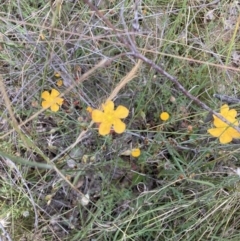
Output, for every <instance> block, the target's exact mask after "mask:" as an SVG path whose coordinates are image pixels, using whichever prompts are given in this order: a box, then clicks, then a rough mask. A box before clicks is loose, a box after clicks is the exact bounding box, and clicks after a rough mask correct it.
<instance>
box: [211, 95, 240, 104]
mask: <svg viewBox="0 0 240 241" xmlns="http://www.w3.org/2000/svg"><path fill="white" fill-rule="evenodd" d="M213 97H215V98H217V99H219V100H221V101H224V102H227V103H228V104H239V103H240V99H238V98H235V97H232V96H228V95H219V94H214V95H213Z"/></svg>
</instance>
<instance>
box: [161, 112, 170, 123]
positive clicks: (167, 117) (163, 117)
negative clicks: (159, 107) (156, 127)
mask: <svg viewBox="0 0 240 241" xmlns="http://www.w3.org/2000/svg"><path fill="white" fill-rule="evenodd" d="M160 119H161V120H163V121H166V120H168V119H169V114H168V113H167V112H162V113H161V114H160Z"/></svg>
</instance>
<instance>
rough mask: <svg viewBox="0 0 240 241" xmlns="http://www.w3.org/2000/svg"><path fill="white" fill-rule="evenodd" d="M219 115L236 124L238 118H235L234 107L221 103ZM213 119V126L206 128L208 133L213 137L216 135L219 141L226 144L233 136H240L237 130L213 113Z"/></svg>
mask: <svg viewBox="0 0 240 241" xmlns="http://www.w3.org/2000/svg"><path fill="white" fill-rule="evenodd" d="M220 115H221V116H223V117H224V118H225V119H226V120H228V121H229V122H231V123H232V124H233V125H234V126H238V120H237V119H236V116H237V111H236V110H235V109H229V107H228V105H223V106H222V107H221V110H220ZM213 119H214V121H213V124H214V126H215V128H211V129H208V133H209V134H211V135H212V136H214V137H218V138H219V140H220V143H222V144H227V143H229V142H231V141H232V139H233V138H240V133H239V132H238V131H237V130H235V129H234V128H232V127H231V126H229V125H228V124H226V123H225V122H223V121H222V120H220V119H219V118H217V117H216V116H214V115H213Z"/></svg>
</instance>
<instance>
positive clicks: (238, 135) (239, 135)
mask: <svg viewBox="0 0 240 241" xmlns="http://www.w3.org/2000/svg"><path fill="white" fill-rule="evenodd" d="M226 131H227V133H228V134H229V135H230V136H231V137H232V138H240V133H239V132H238V131H237V130H235V129H233V128H232V127H230V128H228V129H227V130H226Z"/></svg>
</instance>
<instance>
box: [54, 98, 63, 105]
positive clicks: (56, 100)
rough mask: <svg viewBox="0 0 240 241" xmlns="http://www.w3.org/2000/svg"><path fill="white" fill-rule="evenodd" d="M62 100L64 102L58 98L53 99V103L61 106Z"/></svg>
mask: <svg viewBox="0 0 240 241" xmlns="http://www.w3.org/2000/svg"><path fill="white" fill-rule="evenodd" d="M63 100H64V99H63V98H60V97H58V98H56V99H55V102H56V104H58V105H62V103H63Z"/></svg>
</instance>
